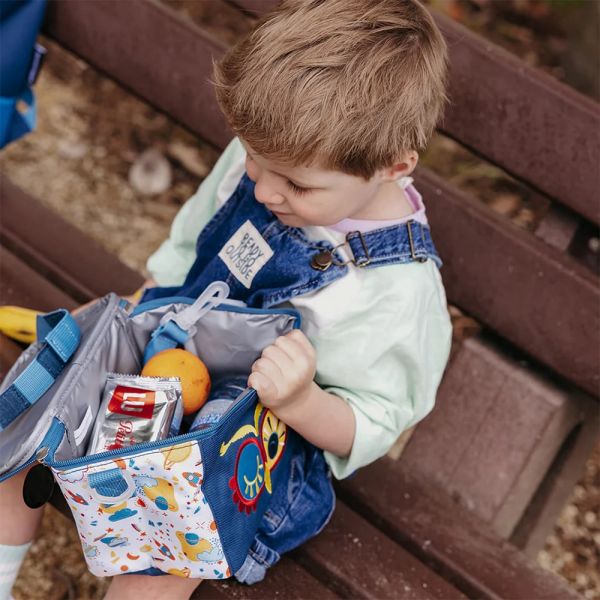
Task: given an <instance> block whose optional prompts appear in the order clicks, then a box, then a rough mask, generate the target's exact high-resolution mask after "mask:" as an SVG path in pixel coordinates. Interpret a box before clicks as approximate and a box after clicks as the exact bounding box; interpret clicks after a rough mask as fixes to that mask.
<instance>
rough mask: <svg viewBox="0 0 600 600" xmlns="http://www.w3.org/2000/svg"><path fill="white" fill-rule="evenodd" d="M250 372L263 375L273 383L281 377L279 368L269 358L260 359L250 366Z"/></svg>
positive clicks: (281, 373)
mask: <svg viewBox="0 0 600 600" xmlns="http://www.w3.org/2000/svg"><path fill="white" fill-rule="evenodd" d="M252 371H258V372H259V373H263V374H264V375H266V376H267V377H269V378H270V379H272V380H273V381H276V380H277V379H281V377H283V371H282V369H281V368H280V366H279V365H278V364H277V363H276V362H274V361H272V360H271V359H270V358H265V357H261V358H259V359H258V360H257V361H255V363H254V364H253V365H252Z"/></svg>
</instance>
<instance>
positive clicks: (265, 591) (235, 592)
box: [192, 556, 339, 600]
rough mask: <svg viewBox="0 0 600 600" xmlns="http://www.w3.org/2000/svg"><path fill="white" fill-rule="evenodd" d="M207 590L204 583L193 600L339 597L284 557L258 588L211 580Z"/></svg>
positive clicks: (326, 599)
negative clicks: (207, 599)
mask: <svg viewBox="0 0 600 600" xmlns="http://www.w3.org/2000/svg"><path fill="white" fill-rule="evenodd" d="M206 583H207V584H208V586H207V587H208V588H209V589H210V591H208V593H207V590H206V589H205V588H204V585H205V584H204V583H203V584H202V585H201V586H200V587H199V588H198V590H197V591H196V592H194V595H193V596H192V600H194V598H197V600H204V599H205V598H211V599H212V598H213V594H216V593H218V596H217V595H215V596H214V597H215V598H219V599H221V598H224V599H225V598H226V599H228V600H268V599H271V598H274V599H275V598H281V597H284V598H285V599H286V600H288V598H289V599H290V600H301V599H303V598H319V600H321V598H322V599H323V600H333V599H334V598H339V596H338V595H337V594H335V593H334V592H333V591H332V590H331V589H329V588H328V587H326V586H325V585H323V584H322V583H321V582H320V581H318V580H317V579H316V578H315V577H313V576H312V575H311V574H310V573H308V571H306V569H304V568H303V567H301V566H300V565H299V564H298V563H296V562H294V561H293V560H292V559H291V558H289V557H287V556H284V557H282V558H281V560H280V561H279V562H278V563H277V564H276V565H275V566H274V567H272V568H271V569H269V572H268V574H267V576H266V577H265V579H264V580H263V581H261V582H260V583H257V584H255V585H242V584H240V583H237V582H236V581H234V580H227V581H211V582H208V581H207V582H206Z"/></svg>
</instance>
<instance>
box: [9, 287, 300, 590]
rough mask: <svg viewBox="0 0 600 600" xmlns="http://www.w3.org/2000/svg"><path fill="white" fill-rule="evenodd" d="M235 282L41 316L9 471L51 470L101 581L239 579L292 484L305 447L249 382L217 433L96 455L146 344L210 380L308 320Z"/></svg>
mask: <svg viewBox="0 0 600 600" xmlns="http://www.w3.org/2000/svg"><path fill="white" fill-rule="evenodd" d="M226 288H227V286H226V284H224V283H222V282H215V283H214V284H212V285H211V286H209V287H208V288H207V289H206V290H205V292H204V293H203V294H202V295H201V296H200V297H199V298H198V299H197V300H195V301H194V300H191V299H189V298H182V297H181V298H180V297H177V298H167V299H160V300H154V301H150V302H147V303H144V304H142V305H140V306H138V307H136V308H135V309H132V307H131V305H130V304H129V303H128V302H126V301H124V300H122V299H121V298H119V297H118V296H116V295H114V294H109V295H107V296H105V297H104V298H102V299H100V300H98V301H97V302H96V303H95V304H93V305H92V306H90V307H88V308H87V309H85V310H84V311H82V312H81V313H79V314H77V315H76V316H75V317H73V316H71V315H70V314H69V313H68V312H67V311H65V310H59V311H55V312H53V313H49V314H48V315H44V316H43V317H42V318H40V319H39V320H38V341H37V342H36V343H34V344H32V345H31V346H30V347H29V348H28V349H27V350H25V351H24V352H23V354H22V355H21V357H20V358H19V359H18V360H17V362H16V363H15V364H14V366H13V367H12V369H11V370H10V372H9V373H8V374H7V376H6V378H5V380H4V382H3V383H2V386H0V473H1V474H2V475H1V477H0V479H6V478H8V477H10V476H12V475H14V474H15V473H17V472H19V471H20V470H22V469H25V468H27V467H28V466H30V465H34V464H35V463H40V464H43V465H45V466H46V467H48V468H49V469H50V470H51V472H52V474H53V476H54V479H55V481H56V482H57V483H58V485H59V486H60V489H61V491H62V493H63V495H64V496H65V498H66V500H67V503H68V504H69V507H70V508H71V510H72V513H73V517H74V519H75V523H76V525H77V528H78V531H79V535H80V538H81V541H82V545H83V550H84V554H85V558H86V561H87V563H88V566H89V569H90V571H91V572H92V573H93V574H95V575H97V576H110V575H116V574H121V573H125V572H128V573H147V574H161V573H170V574H175V575H181V576H185V577H197V578H208V579H217V578H224V577H228V576H230V575H232V574H234V573H235V572H236V571H237V570H238V569H239V568H240V566H241V565H242V563H243V562H244V559H245V558H246V555H247V553H248V549H249V548H250V545H251V543H252V540H253V539H254V536H255V534H256V530H257V528H258V526H259V524H260V522H261V519H262V517H263V515H264V513H265V511H267V510H268V508H269V503H270V499H271V498H272V496H273V494H275V493H276V492H277V490H280V489H281V490H283V489H284V488H285V486H286V485H287V480H288V478H289V474H290V461H291V457H292V456H293V455H294V453H295V452H300V451H301V445H302V444H304V443H305V442H304V441H303V440H302V439H301V438H300V437H299V436H298V435H297V434H296V433H295V432H294V431H293V430H291V429H289V428H287V427H286V425H285V424H284V423H282V422H281V421H279V420H278V419H277V417H276V416H275V415H274V414H273V413H272V412H271V411H269V410H268V409H266V408H265V407H263V406H262V405H261V404H260V403H259V402H258V397H257V394H256V392H255V391H254V390H253V389H252V388H247V389H245V390H244V391H243V392H242V393H241V394H240V395H239V396H238V397H237V398H236V399H235V400H234V402H233V403H232V405H231V406H230V408H229V409H228V410H227V412H225V414H224V415H223V416H222V417H221V419H220V420H219V421H218V422H217V423H215V424H214V425H211V426H210V427H209V428H207V429H204V430H201V431H194V432H191V433H186V434H183V435H178V436H176V437H172V438H167V439H163V440H159V441H154V442H147V443H141V444H137V445H133V446H127V447H123V448H120V449H117V450H111V451H105V452H100V453H98V454H94V455H86V447H87V445H88V442H89V439H90V436H91V432H92V429H93V425H94V422H95V419H96V416H97V414H98V411H99V407H100V402H101V398H102V391H103V388H104V383H105V380H106V375H107V373H110V372H117V373H139V372H140V370H141V368H142V363H143V356H144V352H145V351H146V350H147V348H148V347H149V345H150V346H152V345H153V346H157V345H158V346H159V347H162V346H163V345H165V344H166V346H167V347H169V346H171V347H172V346H174V345H175V344H178V345H181V346H183V347H184V348H185V349H187V350H189V351H191V352H193V353H194V354H196V355H197V356H199V357H200V359H201V360H202V361H203V362H204V363H205V364H206V366H207V367H208V370H209V372H210V374H211V377H212V378H213V379H217V378H219V377H221V376H225V377H228V376H244V377H247V376H248V375H249V373H250V371H251V367H252V363H253V362H254V361H255V360H256V359H257V358H259V356H260V354H261V352H262V350H263V349H264V348H265V347H266V346H268V345H269V344H271V343H273V342H274V341H275V339H276V338H277V337H278V336H280V335H285V334H286V333H288V332H289V331H291V330H292V329H294V328H298V327H299V326H300V316H299V314H298V313H297V312H296V311H294V310H285V309H253V308H248V307H246V306H242V305H240V304H241V303H236V302H235V301H230V300H227V299H226V297H225V296H226V293H227V290H226ZM279 486H282V487H281V488H280V487H279Z"/></svg>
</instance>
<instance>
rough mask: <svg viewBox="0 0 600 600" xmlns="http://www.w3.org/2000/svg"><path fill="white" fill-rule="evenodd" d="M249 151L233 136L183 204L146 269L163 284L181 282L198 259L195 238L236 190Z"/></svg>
mask: <svg viewBox="0 0 600 600" xmlns="http://www.w3.org/2000/svg"><path fill="white" fill-rule="evenodd" d="M245 156H246V152H245V150H244V147H243V146H242V144H241V143H240V141H239V139H238V138H234V139H233V140H232V141H231V142H230V143H229V145H228V146H227V148H225V150H224V151H223V154H221V156H220V157H219V160H218V161H217V163H216V164H215V166H214V167H213V169H212V171H211V172H210V173H209V175H208V177H206V179H204V181H203V182H202V183H201V184H200V187H199V188H198V190H197V191H196V193H195V194H194V195H193V196H192V197H191V198H190V199H189V200H187V202H186V203H185V204H184V205H183V206H182V207H181V210H180V211H179V212H178V213H177V215H176V216H175V219H174V220H173V223H172V225H171V232H170V234H169V237H168V239H166V240H165V241H164V242H163V243H162V244H161V246H160V247H159V248H158V250H156V252H154V254H152V255H151V256H150V258H149V259H148V261H147V263H146V268H147V269H148V271H149V272H150V274H151V275H152V277H153V278H154V280H155V281H156V282H157V283H158V285H160V286H171V285H181V284H182V283H183V282H184V280H185V277H186V275H187V273H188V271H189V270H190V268H191V266H192V264H193V263H194V260H195V258H196V240H197V239H198V235H199V234H200V232H201V231H202V229H203V228H204V226H205V225H206V224H207V223H208V221H210V219H211V218H212V217H213V215H214V214H215V213H216V212H217V210H218V208H219V207H220V206H221V205H222V204H223V202H225V200H227V198H228V197H229V196H230V195H231V193H232V192H233V190H234V189H235V185H237V182H238V181H239V178H240V177H241V175H242V173H243V171H244V167H243V163H244V159H245Z"/></svg>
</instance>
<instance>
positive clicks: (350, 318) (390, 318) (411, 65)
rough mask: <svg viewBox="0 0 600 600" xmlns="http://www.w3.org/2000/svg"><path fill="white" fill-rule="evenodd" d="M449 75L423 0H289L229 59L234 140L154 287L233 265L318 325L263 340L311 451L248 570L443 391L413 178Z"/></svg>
mask: <svg viewBox="0 0 600 600" xmlns="http://www.w3.org/2000/svg"><path fill="white" fill-rule="evenodd" d="M445 74H446V48H445V44H444V41H443V39H442V37H441V34H440V32H439V31H438V29H437V28H436V26H435V24H434V22H433V20H432V19H431V17H430V15H429V14H428V13H427V11H426V10H425V9H424V8H423V7H422V6H421V5H420V4H419V3H418V2H417V1H416V0H291V1H289V2H286V3H284V4H283V5H282V7H281V8H280V9H278V10H277V11H275V12H274V13H272V14H271V15H269V16H268V17H267V18H266V19H265V20H264V21H262V22H261V24H260V25H259V26H258V27H257V28H256V29H255V30H254V32H252V33H251V34H250V35H249V36H248V37H247V38H246V39H245V40H243V41H242V42H240V43H239V44H238V45H237V46H236V47H235V48H233V49H232V50H231V51H230V52H229V53H228V54H227V55H226V56H225V58H224V59H223V60H222V61H221V63H220V64H218V65H216V68H215V79H216V89H217V95H218V99H219V103H220V105H221V107H222V109H223V111H224V113H225V115H226V117H227V119H228V121H229V123H230V125H231V127H232V129H233V131H234V132H235V133H236V135H237V136H238V137H237V138H236V139H234V140H233V141H232V142H231V143H230V144H229V146H228V147H227V149H226V150H225V152H224V153H223V155H222V156H221V158H220V159H219V161H218V162H217V164H216V166H215V168H214V169H213V171H212V172H211V174H210V175H209V177H208V178H207V179H206V180H205V181H204V182H203V183H202V185H201V186H200V188H199V189H198V191H197V193H196V194H195V195H194V196H193V197H192V198H191V199H190V200H189V201H188V202H187V203H186V205H185V206H184V207H183V208H182V210H181V211H180V213H179V214H178V215H177V217H176V219H175V221H174V223H173V226H172V229H171V236H170V238H169V239H168V240H167V241H166V242H165V243H164V244H163V245H162V246H161V247H160V248H159V250H158V251H157V252H156V253H155V254H154V255H153V256H151V257H150V259H149V261H148V269H149V271H150V272H151V273H152V275H153V279H154V281H155V282H156V283H157V284H158V285H159V286H162V287H155V288H150V289H147V290H146V292H145V294H144V298H143V300H148V299H151V298H157V297H161V296H170V295H173V294H174V293H176V294H179V295H186V296H190V297H195V296H197V295H198V294H199V293H200V292H201V291H202V290H203V289H204V288H205V287H206V285H208V283H210V282H211V281H214V280H217V279H220V280H224V281H227V283H228V284H229V286H230V288H231V297H233V298H234V299H237V300H241V301H243V302H245V303H247V304H248V305H249V306H255V307H275V306H292V307H294V308H295V309H297V310H298V311H299V312H300V313H301V315H302V319H303V331H304V333H301V332H300V331H294V332H293V333H290V334H288V335H287V336H283V337H280V338H278V339H277V340H276V342H275V343H274V344H273V345H272V346H269V347H268V348H266V349H265V350H264V352H263V353H262V356H261V358H260V359H259V360H258V361H256V363H255V364H254V366H253V368H252V374H251V375H250V377H249V380H248V384H249V385H250V386H252V387H254V388H255V389H256V390H257V392H258V395H259V397H260V400H261V402H262V403H263V404H264V405H265V406H267V407H269V408H270V409H271V410H272V411H273V412H274V413H275V414H276V415H277V416H278V417H279V418H280V419H281V420H283V421H284V422H285V423H286V424H287V425H289V426H290V427H292V428H293V429H295V430H296V431H297V432H298V433H300V434H301V435H302V436H303V437H304V438H305V439H306V440H308V441H309V442H311V443H312V444H313V445H314V447H315V448H314V451H307V453H306V455H305V456H302V457H301V462H299V468H300V471H301V473H300V474H301V478H302V480H301V481H298V482H290V486H289V488H288V490H289V493H288V496H291V497H290V498H288V501H287V502H286V503H283V504H282V505H276V506H272V507H271V509H270V512H269V518H268V519H265V521H264V523H263V525H262V526H261V529H260V531H259V532H258V534H257V536H256V539H255V542H254V544H253V546H252V548H251V550H250V553H249V555H248V557H247V559H246V562H245V563H244V565H243V566H242V568H241V569H240V570H239V571H238V572H237V573H236V577H237V578H238V579H239V580H241V581H245V582H247V583H254V582H256V581H260V580H261V579H262V578H263V577H264V575H265V572H266V570H267V569H268V568H269V567H270V566H272V565H273V564H274V563H275V562H277V560H278V559H279V557H280V555H281V554H282V553H283V552H286V551H288V550H290V549H292V548H294V547H296V546H297V545H299V544H301V543H303V542H304V541H305V540H306V539H308V538H309V537H312V536H313V535H316V533H318V532H319V531H320V530H321V529H322V527H323V526H324V525H325V524H326V522H327V521H328V519H329V517H330V516H331V513H332V511H333V505H334V496H333V491H332V488H331V482H330V476H329V472H331V473H333V475H334V476H335V477H337V478H343V477H347V476H348V475H350V474H351V473H352V472H354V471H355V470H356V469H358V468H360V467H362V466H364V465H366V464H368V463H370V462H372V461H374V460H375V459H377V458H379V457H380V456H382V455H384V454H385V453H386V452H387V451H388V450H389V448H390V447H391V446H392V444H393V443H394V441H395V440H396V439H397V437H398V436H399V435H400V434H401V433H402V431H404V430H405V429H407V428H409V427H411V426H412V425H414V424H415V423H416V422H417V421H419V420H420V419H422V418H423V417H424V416H425V415H426V414H427V413H428V412H429V411H430V410H431V408H432V406H433V403H434V399H435V393H436V390H437V387H438V384H439V382H440V379H441V376H442V373H443V370H444V367H445V364H446V361H447V358H448V353H449V348H450V337H451V327H450V321H449V317H448V313H447V309H446V300H445V294H444V290H443V286H442V283H441V278H440V275H439V272H438V267H439V266H440V264H441V263H440V260H439V258H438V256H437V254H436V251H435V248H434V246H433V243H432V241H431V237H430V234H429V227H428V225H427V219H426V216H425V209H424V206H423V203H422V199H421V196H420V195H419V193H418V192H417V190H416V189H415V188H414V187H413V186H412V183H411V182H412V179H410V178H409V177H408V175H409V174H410V173H411V172H412V171H413V169H414V168H415V166H416V164H417V160H418V154H417V152H418V151H420V150H422V149H423V148H424V147H425V145H426V143H427V141H428V139H429V138H430V136H431V134H432V133H433V130H434V127H435V124H436V122H437V121H438V118H439V116H440V113H441V110H442V107H443V103H444V101H445V93H444V84H445ZM299 460H300V459H299ZM275 504H276V503H275ZM0 535H2V534H1V533H0ZM28 539H30V537H27V536H25V537H23V536H21V537H20V538H15V537H14V536H13V537H12V538H11V539H9V540H8V541H7V542H3V538H1V537H0V543H9V544H10V543H12V544H18V543H23V542H26V541H27V540H28ZM1 551H2V547H0V552H1ZM198 583H199V580H186V579H181V578H177V577H173V576H164V577H152V578H150V577H149V576H144V575H129V576H126V577H115V578H114V580H113V583H112V584H111V587H110V590H109V592H108V595H107V598H118V599H119V600H121V599H122V598H128V597H132V598H133V597H134V595H135V597H139V596H140V595H143V596H144V597H145V598H146V599H147V600H149V599H150V598H154V597H156V598H158V597H165V595H166V597H169V598H187V597H189V595H190V594H191V592H192V591H193V589H194V588H195V587H196V585H197V584H198Z"/></svg>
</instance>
